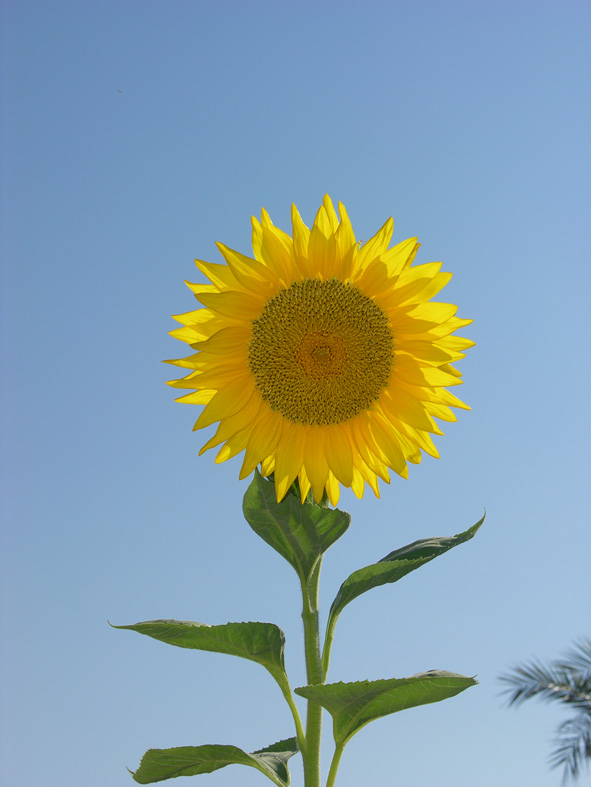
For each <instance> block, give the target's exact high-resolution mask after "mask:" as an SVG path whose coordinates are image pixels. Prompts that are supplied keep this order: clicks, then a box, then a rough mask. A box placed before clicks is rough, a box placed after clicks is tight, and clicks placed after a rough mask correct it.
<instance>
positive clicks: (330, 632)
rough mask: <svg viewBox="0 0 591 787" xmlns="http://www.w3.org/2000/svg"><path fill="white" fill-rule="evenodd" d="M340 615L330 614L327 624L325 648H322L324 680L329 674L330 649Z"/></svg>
mask: <svg viewBox="0 0 591 787" xmlns="http://www.w3.org/2000/svg"><path fill="white" fill-rule="evenodd" d="M337 619H338V616H336V617H333V616H332V615H329V617H328V623H327V624H326V633H325V635H324V648H323V649H322V682H323V683H324V681H325V680H326V676H327V675H328V665H329V662H330V649H331V648H332V641H333V639H334V630H335V627H336V625H337Z"/></svg>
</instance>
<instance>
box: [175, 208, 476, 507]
mask: <svg viewBox="0 0 591 787" xmlns="http://www.w3.org/2000/svg"><path fill="white" fill-rule="evenodd" d="M338 208H339V216H337V213H336V212H335V210H334V207H333V205H332V202H331V200H330V198H329V197H328V196H326V197H325V198H324V200H323V204H322V205H321V207H320V209H319V211H318V213H317V215H316V218H315V220H314V224H313V226H312V228H311V229H308V227H307V226H306V225H305V224H304V223H303V221H302V219H301V217H300V214H299V213H298V211H297V209H296V207H295V205H294V206H292V224H293V234H292V236H291V237H290V236H289V235H288V234H287V233H285V232H283V231H282V230H280V229H278V228H277V227H275V226H274V225H273V223H272V221H271V219H270V218H269V215H268V214H267V212H266V211H265V210H263V211H262V216H261V221H260V222H259V221H258V220H257V219H256V218H254V217H253V219H252V227H253V232H252V247H253V252H254V258H251V257H246V256H244V255H243V254H240V253H239V252H237V251H233V250H232V249H230V248H228V247H227V246H224V245H223V244H221V243H218V244H217V246H218V248H219V250H220V252H221V254H222V256H223V257H224V260H225V263H226V264H215V263H211V262H203V261H201V260H196V261H195V262H196V265H197V267H198V268H199V270H200V271H201V272H202V273H203V274H204V275H205V276H206V277H207V278H208V279H209V281H210V282H211V283H210V284H191V283H189V282H187V285H188V286H189V288H190V289H191V290H192V291H193V293H194V294H195V297H196V298H197V300H198V301H199V302H200V303H201V304H202V306H203V307H204V308H200V309H198V310H197V311H191V312H188V313H186V314H181V315H178V316H176V317H175V319H176V320H178V322H180V323H181V325H182V326H183V327H182V328H177V329H176V330H174V331H171V335H172V336H174V337H175V338H177V339H180V340H181V341H183V342H186V343H187V344H188V345H189V346H190V347H191V348H192V349H193V350H194V351H195V352H194V354H192V355H189V356H188V357H187V358H182V359H180V360H173V361H168V363H173V364H175V365H177V366H180V367H182V368H183V369H189V370H190V371H189V374H188V375H187V376H186V377H183V378H182V379H179V380H172V381H171V382H170V383H169V384H170V385H172V386H174V387H175V388H181V389H189V390H190V391H191V393H187V394H186V395H184V396H181V397H180V398H179V399H177V401H179V402H188V403H190V404H199V405H205V407H204V409H203V411H202V412H201V415H200V416H199V418H198V419H197V422H196V423H195V427H194V429H201V428H203V427H206V426H210V425H211V424H213V423H215V422H219V424H218V427H217V431H216V432H215V435H214V436H213V437H212V438H211V439H210V440H208V441H207V442H206V443H205V445H204V446H203V448H202V449H201V452H200V453H203V452H204V451H206V450H208V449H209V448H213V447H215V446H220V445H221V449H220V450H219V452H218V454H217V457H216V460H215V461H216V462H224V461H225V460H227V459H230V458H231V457H233V456H235V455H236V454H238V453H240V452H241V451H244V452H245V453H244V461H243V463H242V468H241V471H240V478H241V479H242V478H245V477H247V476H248V475H250V473H252V472H253V471H254V469H255V468H256V467H257V466H258V465H260V466H261V472H262V474H263V475H266V476H269V475H271V474H274V479H275V489H276V492H277V499H278V500H281V499H282V498H283V496H284V495H285V493H286V492H287V490H288V489H289V487H290V486H291V484H292V483H293V482H294V480H295V479H296V478H298V479H299V484H300V490H301V494H302V500H303V499H304V498H305V497H306V496H307V494H308V492H309V491H310V489H312V491H313V494H314V499H315V500H316V501H320V500H321V498H322V497H323V494H324V492H325V491H326V494H327V496H328V498H329V500H330V501H331V503H332V504H333V505H336V503H337V501H338V498H339V489H340V486H339V485H340V484H343V485H344V486H345V487H351V488H352V490H353V492H354V493H355V494H356V495H357V497H362V496H363V492H364V488H365V484H366V483H367V484H368V485H369V486H370V487H371V489H372V490H373V491H374V493H375V494H376V495H377V496H378V497H379V489H378V479H379V478H381V479H382V480H383V481H385V482H386V483H389V482H390V476H389V470H393V471H394V472H396V473H398V475H400V476H402V477H404V478H406V477H407V476H408V468H407V463H408V462H411V463H414V464H417V463H418V462H420V461H421V451H424V452H426V453H427V454H430V455H431V456H434V457H437V456H438V453H437V449H436V448H435V445H434V444H433V440H432V438H431V435H432V434H437V435H440V434H443V433H442V432H441V430H440V428H439V426H437V424H436V423H435V421H434V418H437V419H440V420H442V421H455V420H456V417H455V415H454V413H453V411H452V410H451V408H452V407H454V408H463V409H470V408H469V407H468V406H467V405H465V404H464V403H463V402H461V401H460V400H459V399H458V398H456V397H455V396H454V395H453V394H451V393H450V392H449V391H447V390H446V388H447V387H450V386H453V385H458V384H459V383H460V382H461V380H460V373H459V372H458V371H457V370H456V369H455V368H454V367H453V366H451V363H452V362H454V361H457V360H459V359H461V358H463V357H464V352H463V351H464V350H466V349H467V348H468V347H471V346H472V345H473V344H474V342H472V341H470V340H469V339H463V338H460V337H457V336H452V334H453V333H454V332H455V331H456V330H457V329H458V328H462V327H463V326H465V325H469V324H470V323H471V322H472V320H460V319H459V318H457V317H456V316H455V314H456V308H457V307H455V306H452V305H450V304H447V303H432V302H431V298H433V297H434V296H435V295H436V294H437V293H438V292H439V291H440V290H441V289H442V288H443V287H444V286H445V285H446V284H447V282H448V281H449V280H450V278H451V273H443V272H441V265H442V263H440V262H431V263H428V264H425V265H417V266H414V267H413V266H412V263H413V261H414V258H415V256H416V253H417V250H418V248H419V244H418V243H417V239H416V238H410V239H409V240H405V241H403V242H402V243H399V244H398V245H396V246H393V247H392V248H388V247H389V244H390V240H391V238H392V231H393V221H392V219H388V221H387V222H386V223H385V224H384V226H383V227H382V228H381V229H380V230H379V231H378V232H377V233H376V234H375V235H374V236H373V238H371V240H369V241H367V242H366V243H362V242H358V241H356V239H355V235H354V233H353V228H352V226H351V222H350V221H349V218H348V216H347V212H346V210H345V208H344V206H343V205H342V204H341V203H339V205H338Z"/></svg>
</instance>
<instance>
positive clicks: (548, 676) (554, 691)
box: [500, 639, 591, 781]
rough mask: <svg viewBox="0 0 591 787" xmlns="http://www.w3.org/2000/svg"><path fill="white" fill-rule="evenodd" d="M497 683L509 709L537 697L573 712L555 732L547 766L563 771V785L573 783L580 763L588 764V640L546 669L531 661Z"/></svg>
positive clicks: (590, 705)
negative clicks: (504, 686)
mask: <svg viewBox="0 0 591 787" xmlns="http://www.w3.org/2000/svg"><path fill="white" fill-rule="evenodd" d="M500 681H501V682H502V683H505V684H506V685H507V688H505V689H504V691H503V692H502V693H503V694H508V695H509V698H508V704H509V705H520V704H521V703H522V702H525V700H528V699H530V698H531V697H540V698H541V699H544V700H549V701H552V702H561V703H564V704H566V705H568V706H570V707H571V709H572V710H573V711H574V712H575V714H576V715H575V716H574V717H573V718H571V719H568V720H567V721H565V722H563V723H562V724H561V725H560V727H559V728H558V731H557V742H558V745H557V747H556V749H555V750H554V751H553V752H552V755H551V757H550V764H551V767H552V768H556V767H558V766H563V767H564V780H565V781H566V780H567V779H568V778H569V777H570V778H573V779H576V778H577V777H578V776H579V774H580V772H581V767H582V765H583V763H585V764H589V762H591V639H582V640H580V641H579V642H577V643H575V645H574V646H573V647H572V648H571V650H569V651H568V652H567V653H566V655H565V656H564V658H562V659H558V660H556V661H554V662H551V663H550V664H549V665H545V664H542V662H540V661H532V662H530V663H529V664H525V665H520V666H517V667H514V668H513V669H512V670H511V671H510V672H508V673H506V674H505V675H501V676H500Z"/></svg>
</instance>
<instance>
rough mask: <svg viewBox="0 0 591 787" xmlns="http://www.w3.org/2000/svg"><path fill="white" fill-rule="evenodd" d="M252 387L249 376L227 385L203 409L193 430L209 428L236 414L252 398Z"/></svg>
mask: <svg viewBox="0 0 591 787" xmlns="http://www.w3.org/2000/svg"><path fill="white" fill-rule="evenodd" d="M253 387H254V386H253V383H252V379H251V378H250V376H241V377H238V378H237V379H236V380H233V381H232V382H230V383H228V384H227V385H226V386H225V387H224V388H222V389H221V391H218V392H217V393H216V395H215V396H214V397H213V399H212V400H211V402H210V403H209V404H208V405H207V406H206V407H205V408H204V410H203V412H202V413H201V415H200V416H199V418H198V419H197V421H196V423H195V428H196V429H203V427H205V426H210V425H211V424H213V423H215V422H216V421H221V420H222V418H229V417H230V416H231V415H234V413H237V412H238V410H241V409H242V408H243V407H244V405H245V404H246V402H247V401H248V400H249V399H250V397H251V396H252V392H253ZM189 395H190V394H189Z"/></svg>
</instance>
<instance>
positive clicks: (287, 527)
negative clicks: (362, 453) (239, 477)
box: [242, 470, 351, 581]
mask: <svg viewBox="0 0 591 787" xmlns="http://www.w3.org/2000/svg"><path fill="white" fill-rule="evenodd" d="M242 509H243V511H244V516H245V517H246V520H247V522H248V524H249V525H250V526H251V528H252V529H253V530H254V532H255V533H256V534H257V535H259V536H260V537H261V538H262V539H263V540H264V541H266V542H267V544H269V545H270V546H272V547H273V549H275V550H276V551H277V552H279V554H280V555H281V556H282V557H284V558H285V559H286V560H287V561H288V562H289V563H291V565H292V566H293V567H294V568H295V570H296V571H297V573H298V576H299V577H300V579H301V580H302V581H306V580H307V579H308V578H309V577H310V574H311V573H312V571H313V570H314V567H315V566H316V564H317V562H318V559H319V558H320V557H321V555H322V554H323V553H324V552H325V551H326V550H327V549H328V548H329V547H330V546H331V545H332V544H334V542H335V541H336V540H337V539H338V538H340V537H341V536H342V535H343V533H344V532H345V531H346V530H347V528H348V527H349V524H350V523H351V516H350V514H347V513H346V512H345V511H339V509H338V508H335V509H332V508H325V507H323V506H320V505H317V504H316V503H310V502H305V503H303V504H302V503H301V501H300V499H299V498H298V497H296V496H295V495H293V494H291V493H288V494H287V495H286V496H285V497H284V498H283V500H282V501H281V502H280V503H278V502H277V498H276V496H275V484H274V483H273V482H272V481H268V480H267V479H266V478H263V477H262V476H261V474H260V473H259V471H258V470H256V471H255V474H254V478H253V480H252V483H251V484H250V486H249V487H248V489H247V490H246V494H245V495H244V503H243V506H242Z"/></svg>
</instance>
